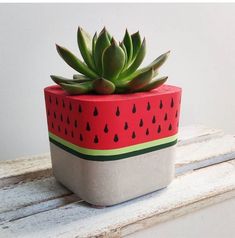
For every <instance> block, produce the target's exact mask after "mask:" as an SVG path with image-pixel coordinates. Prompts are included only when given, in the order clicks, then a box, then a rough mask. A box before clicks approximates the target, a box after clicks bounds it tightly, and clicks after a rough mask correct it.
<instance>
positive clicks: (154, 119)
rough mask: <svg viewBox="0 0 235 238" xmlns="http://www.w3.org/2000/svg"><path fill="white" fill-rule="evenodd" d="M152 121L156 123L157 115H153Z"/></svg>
mask: <svg viewBox="0 0 235 238" xmlns="http://www.w3.org/2000/svg"><path fill="white" fill-rule="evenodd" d="M152 123H153V124H155V123H156V117H155V116H153V119H152Z"/></svg>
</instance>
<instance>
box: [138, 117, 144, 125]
mask: <svg viewBox="0 0 235 238" xmlns="http://www.w3.org/2000/svg"><path fill="white" fill-rule="evenodd" d="M143 125H144V122H143V120H142V119H140V123H139V127H142V126H143Z"/></svg>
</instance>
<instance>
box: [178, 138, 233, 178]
mask: <svg viewBox="0 0 235 238" xmlns="http://www.w3.org/2000/svg"><path fill="white" fill-rule="evenodd" d="M234 158H235V137H234V136H232V135H224V136H221V137H215V138H213V139H210V140H206V141H201V142H197V143H191V144H186V145H183V146H178V148H177V151H176V164H175V166H176V173H177V174H181V173H185V172H188V171H191V170H194V169H199V168H202V167H206V166H209V165H212V164H217V163H221V162H224V161H228V160H231V159H234Z"/></svg>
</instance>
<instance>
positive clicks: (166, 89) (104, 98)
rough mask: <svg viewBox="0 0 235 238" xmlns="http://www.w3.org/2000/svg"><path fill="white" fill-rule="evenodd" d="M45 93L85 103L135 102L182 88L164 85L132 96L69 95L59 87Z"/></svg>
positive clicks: (51, 88)
mask: <svg viewBox="0 0 235 238" xmlns="http://www.w3.org/2000/svg"><path fill="white" fill-rule="evenodd" d="M44 91H45V92H49V93H52V94H56V95H59V96H64V97H66V98H68V99H72V100H79V101H84V102H94V101H95V102H108V101H126V100H135V99H140V98H149V97H152V96H156V95H166V94H172V93H177V92H181V88H180V87H177V86H173V85H167V84H164V85H162V86H161V87H159V88H157V89H154V90H152V91H148V92H138V93H130V94H111V95H95V94H84V95H69V94H67V93H66V92H65V91H64V90H62V89H61V87H60V86H58V85H52V86H48V87H46V88H45V89H44Z"/></svg>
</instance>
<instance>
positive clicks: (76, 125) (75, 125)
mask: <svg viewBox="0 0 235 238" xmlns="http://www.w3.org/2000/svg"><path fill="white" fill-rule="evenodd" d="M74 127H75V128H77V127H78V122H77V120H75V121H74Z"/></svg>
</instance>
